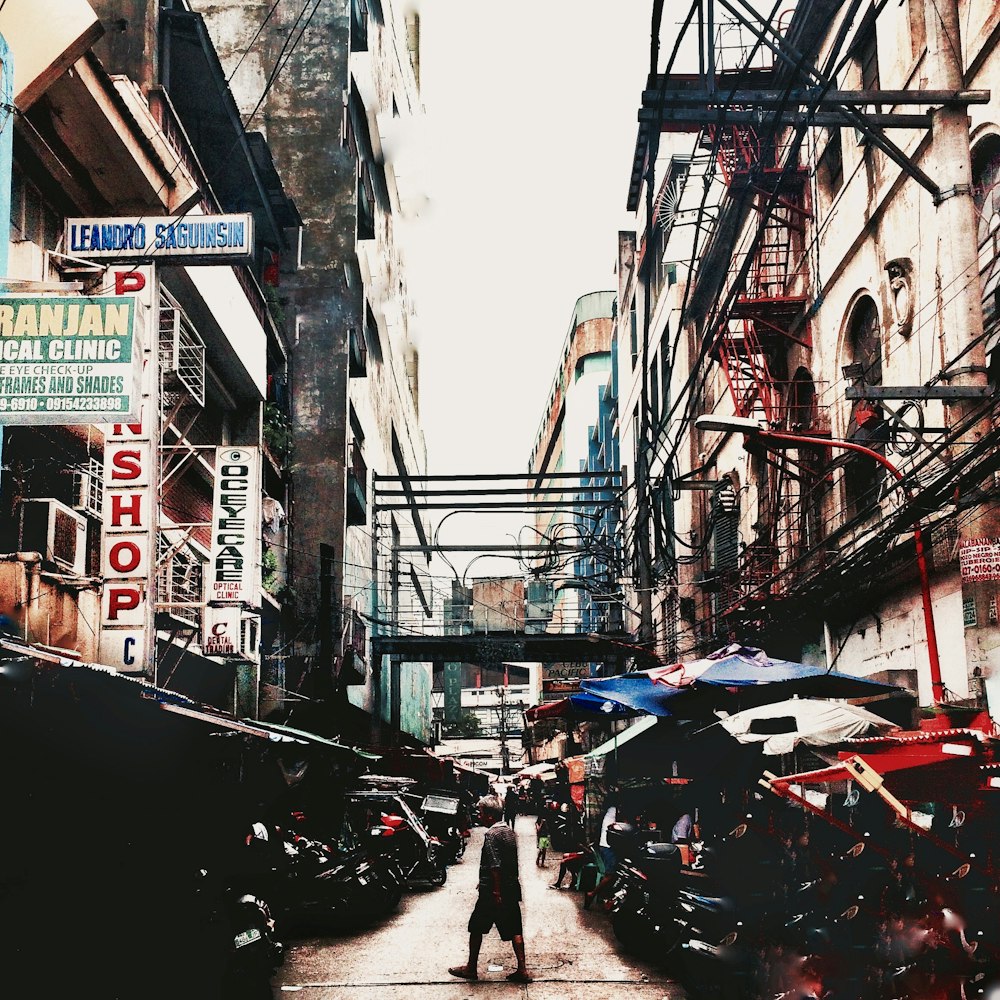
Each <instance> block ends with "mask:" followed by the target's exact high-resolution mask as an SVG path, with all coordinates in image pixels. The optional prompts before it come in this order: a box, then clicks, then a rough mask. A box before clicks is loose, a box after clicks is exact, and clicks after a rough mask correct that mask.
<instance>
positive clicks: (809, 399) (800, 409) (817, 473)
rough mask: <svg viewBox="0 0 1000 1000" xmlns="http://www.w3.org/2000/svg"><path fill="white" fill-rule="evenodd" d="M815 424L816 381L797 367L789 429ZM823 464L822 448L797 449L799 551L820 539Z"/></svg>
mask: <svg viewBox="0 0 1000 1000" xmlns="http://www.w3.org/2000/svg"><path fill="white" fill-rule="evenodd" d="M815 423H816V384H815V383H814V382H813V379H812V375H811V374H810V373H809V369H808V368H799V369H798V370H797V371H796V372H795V375H794V376H793V377H792V382H791V385H790V386H789V393H788V428H789V430H791V431H792V432H795V433H807V432H808V431H809V430H811V429H812V428H813V427H814V426H815ZM823 463H824V453H823V451H822V450H821V449H817V448H813V447H810V446H807V445H803V446H802V447H801V448H799V449H798V452H797V461H796V474H795V476H794V479H795V483H796V490H797V496H796V500H795V503H794V507H793V521H794V527H795V541H796V545H797V551H798V553H799V554H804V553H806V552H809V551H810V550H811V549H813V548H815V547H816V546H817V545H819V543H820V542H821V541H822V539H823V517H822V504H823V497H824V495H825V493H826V488H825V479H824V477H823Z"/></svg>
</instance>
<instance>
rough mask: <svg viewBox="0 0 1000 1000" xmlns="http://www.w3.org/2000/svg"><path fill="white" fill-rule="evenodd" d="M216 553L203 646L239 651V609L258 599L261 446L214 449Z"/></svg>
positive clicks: (209, 651) (212, 652)
mask: <svg viewBox="0 0 1000 1000" xmlns="http://www.w3.org/2000/svg"><path fill="white" fill-rule="evenodd" d="M212 507H213V510H212V554H211V559H210V561H209V565H208V574H207V577H208V580H207V589H206V594H205V598H206V601H207V602H208V606H207V607H206V608H205V616H204V635H203V636H202V652H203V653H205V655H206V656H239V655H240V626H241V617H242V615H241V609H242V608H243V607H245V606H250V607H256V606H257V605H258V604H259V603H260V551H259V547H260V518H261V483H260V449H259V448H240V447H231V446H230V447H220V448H217V449H216V452H215V495H214V501H213V505H212Z"/></svg>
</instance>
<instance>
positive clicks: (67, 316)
mask: <svg viewBox="0 0 1000 1000" xmlns="http://www.w3.org/2000/svg"><path fill="white" fill-rule="evenodd" d="M136 328H137V323H136V305H135V301H134V299H133V298H131V297H129V296H126V295H121V294H118V295H107V296H83V295H74V296H52V295H50V296H31V297H24V298H15V297H12V296H6V295H4V296H0V424H94V423H99V422H101V421H104V420H123V419H132V418H134V417H136V416H137V415H138V413H139V395H140V393H139V379H140V376H141V372H142V345H141V343H140V342H139V339H138V337H137V335H136Z"/></svg>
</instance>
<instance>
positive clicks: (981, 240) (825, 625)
mask: <svg viewBox="0 0 1000 1000" xmlns="http://www.w3.org/2000/svg"><path fill="white" fill-rule="evenodd" d="M998 23H1000V22H998V15H997V12H996V11H995V10H994V9H993V7H992V5H989V4H977V3H955V2H946V3H944V4H942V3H926V4H925V3H923V2H922V0H911V2H906V3H902V4H898V5H891V6H890V5H885V6H878V5H873V4H869V3H851V4H824V3H821V2H802V3H799V4H798V5H797V7H796V8H795V11H794V14H790V16H789V17H785V18H782V19H781V20H780V23H779V21H778V20H777V19H776V20H775V22H773V23H770V22H767V21H766V19H763V18H761V19H760V20H759V21H756V22H754V21H752V19H748V20H747V23H746V24H743V25H738V24H737V25H728V26H727V29H726V30H728V31H729V32H730V34H729V36H728V37H729V38H732V37H733V33H734V32H735V33H737V34H738V33H739V32H743V36H744V37H745V38H746V42H745V44H744V45H743V46H742V47H741V46H736V47H733V46H732V45H731V43H730V44H729V45H728V46H725V47H724V46H721V45H717V42H718V39H715V38H712V39H705V41H706V43H707V45H708V46H709V48H706V49H705V50H704V51H705V52H706V53H708V52H710V51H711V52H712V53H713V55H712V56H711V58H709V56H708V55H706V61H704V62H703V64H702V71H703V76H702V77H701V81H700V82H701V83H702V85H703V86H704V87H707V88H708V89H709V90H712V91H715V92H716V95H717V96H716V97H715V99H713V100H709V101H708V102H707V103H708V104H710V107H709V108H708V112H707V113H706V112H704V111H690V110H685V111H682V110H681V108H682V107H684V108H692V107H696V106H697V105H698V101H697V100H694V101H692V102H689V103H688V104H687V105H685V104H684V103H683V101H681V100H679V99H678V94H679V92H680V90H682V89H683V88H684V87H685V86H687V87H688V88H689V89H691V88H692V87H694V86H695V85H692V84H691V82H690V79H689V80H688V82H687V83H686V84H685V83H683V81H682V78H681V76H680V75H672V74H671V69H670V68H669V67H668V69H667V71H666V72H665V73H663V74H661V75H656V74H655V73H654V75H653V76H652V77H651V82H650V89H649V91H648V92H647V94H646V95H644V102H643V103H644V111H643V113H642V114H641V115H640V120H641V124H640V137H639V142H638V144H637V147H636V160H635V166H634V168H633V180H632V186H631V188H630V192H629V204H630V208H632V209H633V210H635V211H636V213H637V227H636V231H637V234H638V235H637V236H635V237H633V236H631V235H629V234H624V235H623V237H622V240H621V246H620V254H619V263H620V267H619V270H620V279H621V281H620V288H619V294H620V297H621V308H620V313H619V360H620V364H621V367H622V370H623V371H628V370H630V369H629V367H628V365H627V361H628V360H630V359H629V358H628V354H629V353H631V355H632V358H631V360H633V362H635V360H636V359H637V358H641V363H634V364H633V367H632V368H631V370H632V372H633V378H632V380H631V386H628V385H626V384H625V383H626V379H624V378H623V388H622V393H621V395H622V399H623V403H622V413H623V415H626V416H625V418H624V419H623V441H622V452H623V457H622V461H623V463H624V464H628V465H630V466H632V467H633V468H634V469H635V470H636V476H635V478H636V483H637V487H638V489H637V494H636V497H635V499H634V502H633V504H632V508H631V512H630V515H629V516H630V517H631V518H632V519H633V527H632V529H631V530H630V532H629V534H628V540H629V545H630V553H629V555H630V558H631V560H632V573H631V576H630V581H631V585H632V587H633V588H634V591H633V592H634V593H635V602H636V606H637V608H638V610H639V612H640V614H638V615H637V616H636V617H635V618H634V619H633V627H634V628H635V629H636V631H637V632H638V633H639V634H640V635H641V637H642V638H643V639H644V641H646V642H648V643H650V644H651V645H654V646H655V647H656V648H657V649H658V651H659V652H660V655H661V656H663V657H668V658H671V659H677V658H685V657H690V656H691V655H692V654H695V653H703V652H705V651H708V650H710V649H712V648H714V647H717V646H719V645H723V644H725V643H726V642H728V641H731V640H733V639H739V640H741V641H745V642H755V643H757V644H760V645H762V646H764V647H765V648H768V649H769V650H771V651H772V652H774V653H776V654H778V655H785V656H789V657H791V658H793V659H805V660H811V661H814V662H820V663H826V664H828V665H833V664H836V666H837V669H840V670H850V671H853V672H857V673H860V674H864V675H870V676H878V677H882V678H885V679H888V680H891V681H893V682H897V683H901V684H902V685H904V686H907V687H910V688H911V689H913V690H915V691H918V692H919V696H920V700H921V702H922V703H923V704H928V703H932V702H947V703H950V704H953V705H955V704H958V705H967V706H970V707H972V708H975V707H984V706H985V705H986V704H987V702H988V701H989V694H990V687H991V681H990V677H991V675H992V673H993V672H994V670H995V669H996V667H997V666H998V663H997V662H996V656H997V652H996V650H997V648H998V646H997V643H996V641H995V636H996V624H997V614H996V608H997V592H996V588H997V582H996V578H997V573H996V572H995V569H993V568H991V567H992V559H993V553H995V542H994V541H991V539H995V538H996V536H997V531H996V525H995V523H994V513H993V507H994V506H995V498H994V496H993V494H994V489H995V487H994V484H993V469H994V466H995V462H996V433H995V431H994V418H993V404H992V402H991V401H990V396H991V394H992V391H993V389H992V387H993V385H994V384H995V376H994V374H993V366H994V361H993V358H994V344H995V337H994V336H993V335H992V332H991V331H992V328H993V323H994V321H995V320H994V314H995V303H994V302H993V299H994V297H995V296H994V289H993V284H995V278H994V276H993V272H994V270H995V268H996V266H997V265H996V248H995V244H994V238H993V235H992V229H991V221H990V220H991V219H992V218H993V215H994V211H993V207H992V205H993V197H994V195H993V188H994V185H995V173H996V162H997V149H998V148H1000V147H998V145H997V143H998V141H1000V140H998V139H997V138H996V136H997V133H998V126H997V123H998V121H1000V117H998V116H1000V111H998V109H1000V102H998V96H997V94H996V93H995V92H993V91H990V87H991V83H992V81H994V80H995V79H996V70H995V66H996V60H997V53H996V41H997V30H998ZM959 53H960V54H961V55H960V56H959ZM716 59H717V61H716ZM706 81H710V82H706ZM769 88H770V89H769ZM774 88H778V90H779V92H783V91H781V88H786V89H787V91H788V95H787V96H786V98H785V101H784V103H782V102H781V101H780V100H779V99H778V98H777V97H774V100H773V101H772V103H766V102H767V101H769V100H771V97H773V96H774V93H775V91H774ZM695 89H697V88H696V87H695ZM749 91H753V92H755V93H756V94H757V95H758V96H757V97H756V98H755V100H757V101H758V103H759V104H760V106H759V108H758V110H757V111H756V112H750V113H748V112H747V110H746V107H745V101H743V100H741V99H740V95H741V94H746V93H747V92H749ZM769 94H770V95H771V96H768V95H769ZM723 95H725V96H723ZM880 97H881V99H880ZM760 102H764V103H760ZM871 115H874V116H875V117H868V116H871ZM643 116H645V117H643ZM685 116H687V117H685ZM699 116H700V117H699ZM661 125H662V127H663V128H664V129H665V130H666V131H669V132H673V133H676V132H680V133H683V132H685V131H687V132H695V133H697V138H696V139H693V140H692V139H690V138H688V137H686V136H684V135H683V134H681V135H671V136H669V137H666V136H665V138H664V140H663V143H662V147H661V144H660V141H659V138H660V136H659V132H660V127H661ZM644 129H646V131H644ZM668 146H669V148H668ZM633 310H637V312H633ZM632 315H635V316H636V319H635V320H634V321H632V320H631V319H630V317H631V316H632ZM630 324H631V330H635V331H636V333H635V334H634V335H632V339H631V351H630V350H629V347H630V340H629V336H630ZM626 399H627V400H628V401H629V402H628V403H626V402H624V400H626ZM626 406H627V407H630V408H632V409H631V412H634V413H635V414H636V416H635V417H634V419H633V421H632V422H633V426H634V430H633V432H632V433H631V434H629V432H628V431H627V429H626V428H627V426H628V424H627V412H628V411H627V410H626ZM699 417H701V418H703V419H702V421H701V425H700V426H696V421H697V419H698V418H699ZM796 437H797V438H799V440H798V441H796V440H795V438H796ZM789 438H791V439H789ZM803 438H805V439H806V440H802V439H803ZM643 593H648V594H650V598H649V599H648V601H646V603H645V606H643V597H642V595H643ZM992 701H993V704H994V705H995V703H996V695H994V696H993V699H992Z"/></svg>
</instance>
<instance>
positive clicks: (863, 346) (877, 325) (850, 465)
mask: <svg viewBox="0 0 1000 1000" xmlns="http://www.w3.org/2000/svg"><path fill="white" fill-rule="evenodd" d="M848 342H849V346H850V351H851V357H850V358H849V362H850V367H849V368H848V370H847V372H846V374H848V376H849V378H850V380H851V381H852V382H853V384H854V385H856V386H879V385H881V384H882V325H881V322H880V321H879V315H878V309H877V308H876V306H875V302H874V300H873V299H871V298H869V297H868V296H864V297H863V298H862V299H861V301H859V302H858V304H857V305H856V306H855V307H854V311H853V312H852V314H851V320H850V325H849V328H848ZM886 430H887V425H886V422H885V420H884V419H883V415H882V408H881V407H880V406H879V405H878V404H877V403H875V402H872V401H870V400H865V399H857V400H855V401H854V405H853V406H852V407H851V417H850V421H849V422H848V427H847V437H848V439H849V440H851V441H854V442H856V443H857V444H861V445H864V446H865V447H867V448H870V449H872V450H873V451H877V452H879V453H883V452H884V451H885V445H886ZM884 477H885V467H884V466H883V465H882V464H881V463H880V462H878V461H876V460H875V459H874V458H869V457H868V456H867V455H859V454H857V453H856V452H855V453H852V454H851V455H850V457H849V458H848V459H847V461H846V463H845V465H844V490H845V493H846V498H847V503H848V506H849V507H850V508H851V509H852V510H853V512H854V513H860V512H861V511H863V510H865V509H866V508H870V507H872V506H873V505H874V504H875V502H876V500H877V499H878V491H879V488H880V487H881V485H882V481H883V479H884Z"/></svg>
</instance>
